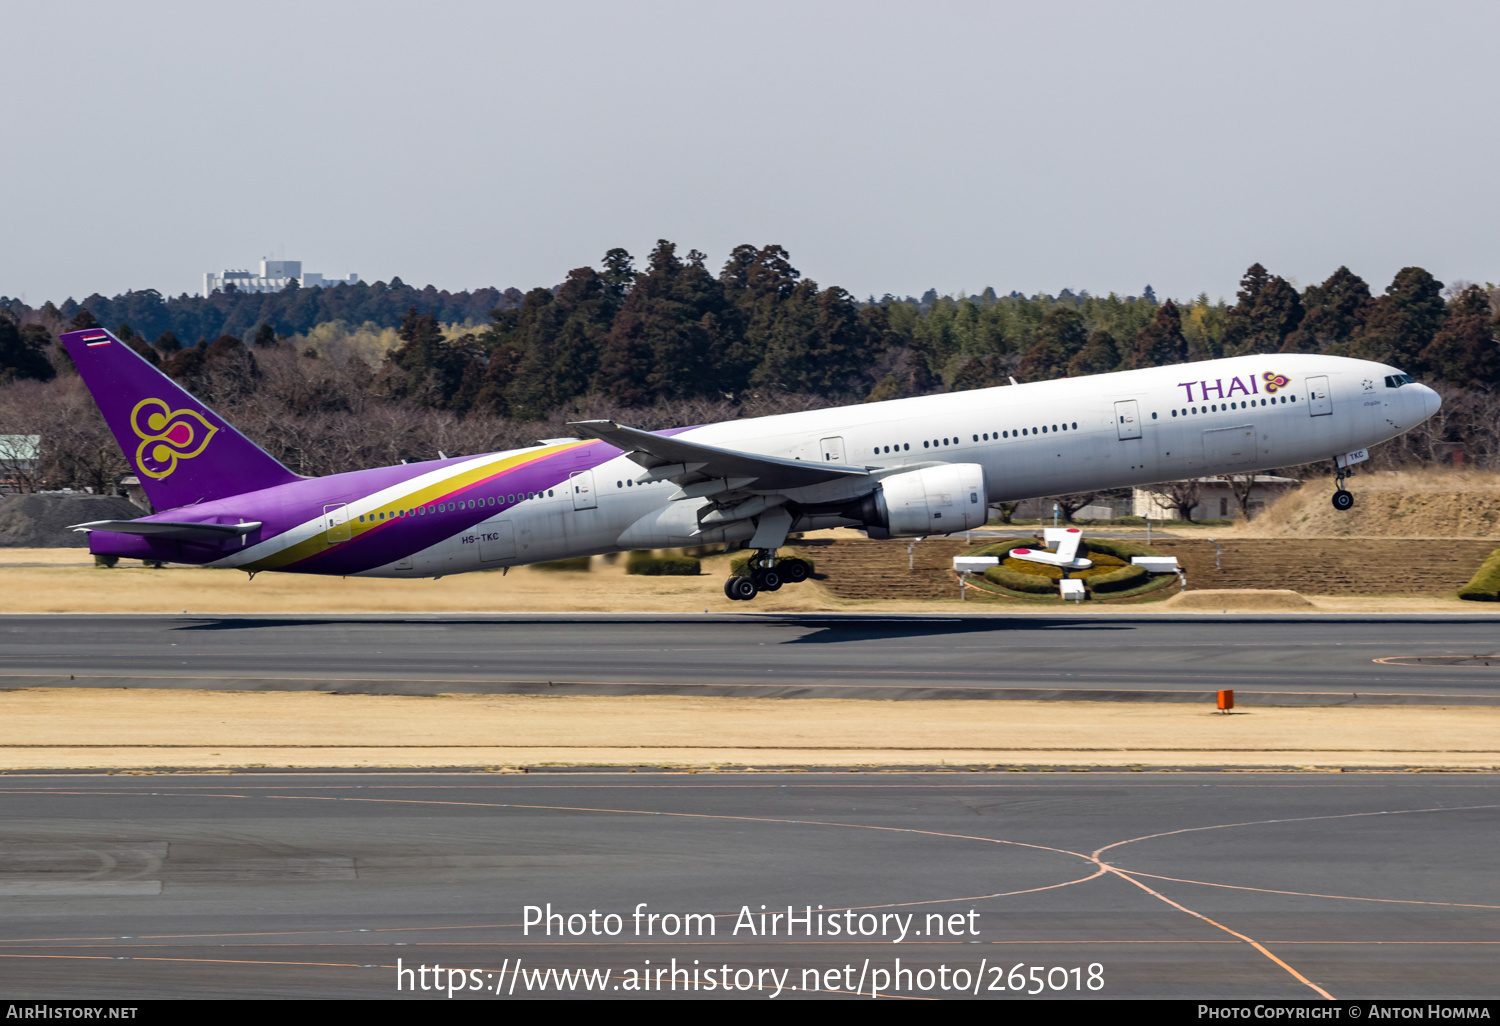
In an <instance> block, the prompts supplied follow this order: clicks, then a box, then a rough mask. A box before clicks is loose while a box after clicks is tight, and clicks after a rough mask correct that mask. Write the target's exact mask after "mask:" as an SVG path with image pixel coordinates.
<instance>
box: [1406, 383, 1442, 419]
mask: <svg viewBox="0 0 1500 1026" xmlns="http://www.w3.org/2000/svg"><path fill="white" fill-rule="evenodd" d="M1413 387H1414V388H1415V389H1416V390H1417V394H1418V395H1420V396H1421V397H1422V419H1423V420H1426V419H1428V418H1429V417H1431V416H1432V415H1433V414H1434V413H1436V412H1437V411H1438V410H1439V409H1441V408H1442V405H1443V397H1442V396H1440V395H1438V394H1437V393H1436V392H1434V391H1433V390H1432V389H1430V388H1428V387H1427V386H1426V385H1414V386H1413Z"/></svg>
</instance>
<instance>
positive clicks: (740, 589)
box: [724, 577, 760, 602]
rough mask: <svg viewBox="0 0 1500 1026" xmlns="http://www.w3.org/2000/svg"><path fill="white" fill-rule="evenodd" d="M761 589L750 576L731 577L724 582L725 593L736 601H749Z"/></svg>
mask: <svg viewBox="0 0 1500 1026" xmlns="http://www.w3.org/2000/svg"><path fill="white" fill-rule="evenodd" d="M759 590H760V589H759V588H757V587H756V586H755V582H754V581H752V580H751V579H750V578H748V577H731V578H729V580H727V581H725V582H724V594H725V595H727V596H729V598H731V599H733V600H734V601H736V602H749V601H750V600H751V599H753V598H754V597H755V595H756V592H758V591H759Z"/></svg>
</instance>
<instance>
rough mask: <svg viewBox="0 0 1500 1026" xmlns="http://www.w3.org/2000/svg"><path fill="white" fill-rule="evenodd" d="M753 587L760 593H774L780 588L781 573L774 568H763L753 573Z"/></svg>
mask: <svg viewBox="0 0 1500 1026" xmlns="http://www.w3.org/2000/svg"><path fill="white" fill-rule="evenodd" d="M754 580H755V587H756V588H757V589H759V590H760V591H776V590H777V589H778V588H780V587H781V571H780V570H779V569H777V568H775V567H765V568H763V569H760V570H757V571H755V578H754Z"/></svg>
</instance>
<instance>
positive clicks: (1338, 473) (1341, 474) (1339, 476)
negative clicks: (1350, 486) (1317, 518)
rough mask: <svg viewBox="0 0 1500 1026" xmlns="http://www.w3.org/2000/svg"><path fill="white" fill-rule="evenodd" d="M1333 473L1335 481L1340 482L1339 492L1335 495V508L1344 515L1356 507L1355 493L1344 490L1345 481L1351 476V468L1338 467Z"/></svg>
mask: <svg viewBox="0 0 1500 1026" xmlns="http://www.w3.org/2000/svg"><path fill="white" fill-rule="evenodd" d="M1333 473H1334V479H1335V480H1336V481H1337V482H1338V490H1337V491H1336V492H1334V493H1333V508H1334V509H1336V510H1338V511H1339V512H1340V513H1342V512H1344V511H1345V510H1347V509H1349V508H1350V507H1352V506H1353V505H1354V495H1353V493H1351V492H1349V491H1347V490H1346V489H1345V488H1344V479H1345V478H1347V477H1348V476H1349V468H1348V467H1338V466H1336V467H1335V469H1334V472H1333Z"/></svg>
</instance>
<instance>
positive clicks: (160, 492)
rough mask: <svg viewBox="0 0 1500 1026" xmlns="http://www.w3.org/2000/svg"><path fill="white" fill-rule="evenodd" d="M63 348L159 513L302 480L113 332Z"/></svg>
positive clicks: (70, 336) (70, 337) (71, 338)
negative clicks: (75, 366) (76, 367)
mask: <svg viewBox="0 0 1500 1026" xmlns="http://www.w3.org/2000/svg"><path fill="white" fill-rule="evenodd" d="M62 342H63V345H64V346H66V347H67V350H68V355H69V356H71V357H72V358H73V362H74V363H75V364H76V365H77V366H78V373H79V374H80V375H81V376H82V377H83V383H84V384H85V385H87V386H88V388H89V391H90V392H92V393H93V395H94V401H95V402H97V403H98V404H99V412H101V413H103V414H104V420H105V423H107V424H108V425H109V429H110V430H111V431H113V432H114V433H115V439H116V440H117V441H118V442H119V443H120V448H121V449H123V450H124V451H125V461H126V462H127V463H128V464H130V467H131V469H133V470H135V471H136V472H137V473H138V474H139V475H140V479H141V485H142V486H143V487H144V488H145V489H146V497H147V498H149V499H150V500H151V505H152V506H154V507H156V509H157V510H164V509H175V508H176V507H178V506H190V505H192V504H193V503H196V502H205V501H208V500H211V499H222V498H225V497H227V496H230V495H239V494H240V493H242V492H253V491H257V490H259V489H261V488H269V487H270V486H272V485H279V484H286V483H287V482H290V481H297V480H300V478H298V476H297V475H296V474H293V473H292V472H291V471H290V470H288V469H286V467H283V466H282V465H281V464H280V463H278V462H276V460H274V459H273V458H272V457H271V455H270V454H269V453H267V452H266V451H265V450H264V449H262V448H261V447H260V446H258V445H256V444H255V443H254V442H252V441H250V439H248V438H246V437H245V436H244V435H242V434H240V433H239V432H238V431H236V430H235V429H234V428H232V427H230V426H229V425H228V424H227V423H225V421H224V420H223V419H222V418H221V417H219V415H218V414H216V413H214V411H213V410H210V409H209V408H208V407H207V406H204V405H203V404H202V403H200V402H199V401H198V400H197V399H195V398H193V396H192V395H191V394H189V393H188V392H187V391H185V390H184V389H183V388H182V387H181V386H180V385H178V384H177V383H176V382H174V381H173V380H172V379H171V378H169V377H167V376H166V375H165V374H163V373H162V372H161V371H159V370H157V369H156V368H155V367H153V366H151V364H149V363H148V362H146V360H145V359H143V358H142V357H141V356H140V355H139V354H137V353H136V352H134V351H133V350H132V349H131V348H130V347H129V346H127V345H126V344H125V343H123V342H121V341H120V340H119V339H117V338H115V337H114V336H113V335H111V334H110V333H109V332H107V331H105V330H103V329H102V328H91V329H89V330H86V331H70V332H68V333H66V334H65V335H63V336H62Z"/></svg>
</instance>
